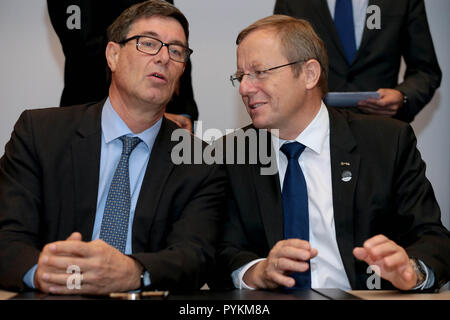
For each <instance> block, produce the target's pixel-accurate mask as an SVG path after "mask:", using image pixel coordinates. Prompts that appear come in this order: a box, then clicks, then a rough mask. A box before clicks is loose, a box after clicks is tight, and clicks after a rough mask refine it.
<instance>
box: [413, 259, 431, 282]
mask: <svg viewBox="0 0 450 320" xmlns="http://www.w3.org/2000/svg"><path fill="white" fill-rule="evenodd" d="M409 262H410V263H411V266H412V267H413V269H414V271H415V273H416V276H417V283H416V287H418V286H420V285H422V284H423V282H424V281H425V278H426V275H427V273H426V272H425V270H424V269H423V268H422V265H421V264H420V262H419V261H417V259H416V258H410V259H409Z"/></svg>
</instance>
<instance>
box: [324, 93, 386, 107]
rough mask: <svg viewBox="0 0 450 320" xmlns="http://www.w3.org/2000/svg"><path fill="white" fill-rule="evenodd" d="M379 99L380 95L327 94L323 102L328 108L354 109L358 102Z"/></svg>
mask: <svg viewBox="0 0 450 320" xmlns="http://www.w3.org/2000/svg"><path fill="white" fill-rule="evenodd" d="M366 99H380V94H379V93H378V92H375V91H370V92H329V93H328V94H327V95H326V97H325V99H324V101H325V104H326V105H327V106H330V107H356V106H357V105H358V102H359V101H364V100H366Z"/></svg>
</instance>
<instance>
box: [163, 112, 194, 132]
mask: <svg viewBox="0 0 450 320" xmlns="http://www.w3.org/2000/svg"><path fill="white" fill-rule="evenodd" d="M164 116H165V117H166V118H167V119H169V120H171V121H173V122H175V124H176V125H177V126H179V127H180V128H183V129H186V130H187V131H189V132H191V131H192V121H191V119H189V118H188V117H185V116H182V115H180V114H174V113H167V112H166V113H164Z"/></svg>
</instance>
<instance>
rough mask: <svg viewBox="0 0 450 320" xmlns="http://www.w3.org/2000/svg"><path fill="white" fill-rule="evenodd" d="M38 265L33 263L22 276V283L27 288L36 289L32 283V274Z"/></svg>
mask: <svg viewBox="0 0 450 320" xmlns="http://www.w3.org/2000/svg"><path fill="white" fill-rule="evenodd" d="M37 267H38V265H37V264H35V265H34V266H33V267H32V268H31V269H30V270H28V272H27V273H25V275H24V276H23V279H22V280H23V283H25V285H26V286H27V287H28V288H31V289H36V287H35V285H34V275H35V274H36V270H37Z"/></svg>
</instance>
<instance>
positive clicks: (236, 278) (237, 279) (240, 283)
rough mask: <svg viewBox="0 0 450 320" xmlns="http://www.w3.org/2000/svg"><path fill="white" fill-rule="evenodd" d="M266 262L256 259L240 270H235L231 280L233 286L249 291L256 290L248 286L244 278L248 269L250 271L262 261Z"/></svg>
mask: <svg viewBox="0 0 450 320" xmlns="http://www.w3.org/2000/svg"><path fill="white" fill-rule="evenodd" d="M263 260H266V259H265V258H263V259H256V260H253V261H251V262H249V263H247V264H245V265H243V266H242V267H240V268H239V269H236V270H234V271H233V272H232V273H231V278H232V279H233V284H234V286H235V287H236V288H237V289H248V290H255V288H252V287H250V286H248V285H247V284H246V283H245V282H244V280H243V278H244V274H245V273H246V272H247V270H248V269H250V268H251V267H252V266H254V265H255V264H257V263H258V262H260V261H263Z"/></svg>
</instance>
